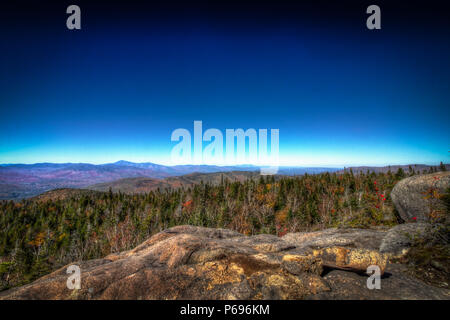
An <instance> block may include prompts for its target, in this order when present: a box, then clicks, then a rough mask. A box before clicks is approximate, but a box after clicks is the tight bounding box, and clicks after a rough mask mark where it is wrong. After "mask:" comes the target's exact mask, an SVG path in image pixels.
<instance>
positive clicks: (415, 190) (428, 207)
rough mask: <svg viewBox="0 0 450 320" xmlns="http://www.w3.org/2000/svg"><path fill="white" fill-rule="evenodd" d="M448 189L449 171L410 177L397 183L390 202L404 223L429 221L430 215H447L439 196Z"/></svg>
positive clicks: (449, 181)
mask: <svg viewBox="0 0 450 320" xmlns="http://www.w3.org/2000/svg"><path fill="white" fill-rule="evenodd" d="M448 188H450V171H443V172H436V173H432V174H426V175H418V176H412V177H409V178H406V179H403V180H401V181H400V182H398V183H397V184H396V185H395V186H394V188H393V189H392V192H391V198H392V202H393V203H394V205H395V208H396V209H397V211H398V212H399V214H400V217H401V218H402V219H403V220H404V221H406V222H412V221H421V222H427V221H430V213H432V212H434V213H440V214H448V212H446V210H447V208H446V207H445V205H444V203H443V202H442V201H441V200H440V199H439V196H440V195H443V194H445V193H446V192H447V189H448Z"/></svg>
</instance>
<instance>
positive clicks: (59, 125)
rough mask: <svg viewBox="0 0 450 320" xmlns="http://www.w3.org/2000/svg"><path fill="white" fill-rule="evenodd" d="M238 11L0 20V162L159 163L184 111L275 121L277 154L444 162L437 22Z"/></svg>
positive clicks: (441, 35) (336, 160)
mask: <svg viewBox="0 0 450 320" xmlns="http://www.w3.org/2000/svg"><path fill="white" fill-rule="evenodd" d="M30 15H31V13H30ZM243 16H244V17H239V19H237V20H236V19H232V18H233V17H228V16H225V18H223V19H221V20H220V22H217V20H213V19H212V18H211V17H210V16H208V15H202V14H199V15H198V16H195V17H192V18H189V17H188V18H185V19H174V18H167V19H163V18H161V19H155V20H151V19H141V18H139V17H138V18H136V17H134V19H131V17H130V18H127V17H128V16H125V17H123V18H120V16H118V17H119V18H118V21H117V23H114V24H111V23H107V21H105V20H102V19H100V20H95V19H93V17H92V16H90V17H89V15H87V17H86V18H85V19H84V20H82V21H83V24H82V30H81V31H68V30H67V29H64V25H63V26H62V27H59V25H58V24H59V23H60V22H59V21H58V22H56V21H53V20H51V22H45V23H43V26H42V28H39V26H38V27H35V28H29V27H28V26H26V25H19V24H17V25H13V26H11V28H10V29H8V30H2V31H1V35H2V37H3V38H4V39H5V43H6V44H7V45H6V48H7V50H1V52H0V61H1V64H0V68H1V69H0V70H1V73H0V85H1V88H0V106H1V115H2V116H1V119H0V163H35V162H90V163H105V162H113V161H117V160H120V159H125V160H129V161H136V162H147V161H149V162H156V163H169V161H170V151H171V149H172V147H173V146H174V145H175V143H174V142H171V141H170V135H171V132H172V131H173V130H175V129H177V128H186V129H188V130H190V131H191V132H193V122H194V120H202V121H203V126H204V129H207V128H217V129H219V130H221V131H222V132H225V130H226V129H227V128H243V129H248V128H255V129H263V128H265V129H271V128H277V129H279V130H280V163H281V164H282V165H300V166H349V165H386V164H407V163H425V164H437V163H439V162H440V161H444V162H447V163H448V162H450V161H449V150H450V145H449V142H450V139H449V137H450V128H449V119H450V111H449V110H450V108H449V107H450V106H449V101H450V88H449V84H450V59H448V57H449V56H450V44H449V37H448V31H447V30H445V29H437V31H436V32H430V30H428V29H423V28H420V25H419V26H418V27H417V29H414V28H407V27H405V26H403V27H402V26H399V25H395V24H392V25H389V24H388V23H385V24H384V25H383V27H384V29H382V30H379V31H375V32H371V31H368V30H367V29H365V25H364V15H363V16H362V18H363V23H360V22H358V23H349V24H342V25H336V24H334V23H333V21H332V22H329V21H321V20H314V21H312V20H308V19H304V20H300V22H299V21H297V20H287V19H285V20H277V19H273V21H272V20H269V21H268V20H266V19H258V17H253V20H251V22H248V20H245V19H244V18H245V15H243ZM63 18H64V17H63ZM240 19H242V20H240ZM236 21H238V22H237V23H236ZM245 21H247V22H245ZM280 21H281V22H280ZM293 21H295V22H293ZM387 21H389V20H387ZM386 24H387V26H386ZM57 25H58V27H56V26H57Z"/></svg>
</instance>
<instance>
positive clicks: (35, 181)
mask: <svg viewBox="0 0 450 320" xmlns="http://www.w3.org/2000/svg"><path fill="white" fill-rule="evenodd" d="M409 166H410V165H404V166H391V167H354V168H352V170H353V172H354V173H358V172H361V171H363V172H366V171H367V170H369V171H376V172H379V171H383V172H386V171H388V170H389V169H390V170H391V171H396V170H397V169H398V168H399V167H402V168H403V169H404V170H405V171H408V168H409ZM411 166H412V167H413V168H414V170H415V171H422V170H428V169H429V167H430V166H426V165H411ZM447 166H448V165H447ZM349 169H350V168H346V170H349ZM449 169H450V168H449ZM327 171H328V172H343V168H323V167H280V168H279V171H278V174H279V175H302V174H305V173H308V174H316V173H321V172H327ZM215 173H223V174H224V175H225V176H226V177H228V178H229V179H230V180H242V179H244V180H245V179H246V178H248V177H253V176H257V175H258V174H259V167H256V166H252V165H244V166H210V165H177V166H165V165H159V164H155V163H151V162H145V163H134V162H129V161H124V160H121V161H118V162H115V163H108V164H99V165H95V164H89V163H36V164H2V165H0V199H14V200H17V199H23V198H29V197H33V196H36V195H38V194H41V193H43V192H46V191H49V190H53V189H60V188H89V189H91V190H98V191H107V190H109V188H111V189H112V190H115V191H117V190H121V191H123V192H145V191H148V190H154V189H156V188H158V187H159V188H166V187H180V186H191V185H193V184H195V183H198V182H200V181H204V182H212V183H215V182H218V181H220V180H218V179H221V176H222V174H215ZM208 174H211V175H208Z"/></svg>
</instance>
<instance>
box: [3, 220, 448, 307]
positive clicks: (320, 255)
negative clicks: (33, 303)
mask: <svg viewBox="0 0 450 320" xmlns="http://www.w3.org/2000/svg"><path fill="white" fill-rule="evenodd" d="M387 233H389V231H387V230H385V229H374V230H361V229H329V230H324V231H318V232H310V233H292V234H287V235H286V236H284V237H282V238H279V237H276V236H273V235H257V236H244V235H242V234H239V233H237V232H234V231H231V230H224V229H210V228H201V227H193V226H177V227H174V228H171V229H168V230H165V231H162V232H160V233H158V234H156V235H154V236H153V237H151V238H149V239H148V240H147V241H145V242H144V243H142V244H141V245H139V246H138V247H136V248H134V249H133V250H130V251H126V252H121V253H118V254H111V255H109V256H107V257H105V258H104V259H97V260H91V261H84V262H80V263H74V264H77V265H78V266H79V267H80V268H81V289H79V290H76V289H75V290H70V289H68V288H67V279H68V277H69V276H70V275H68V274H67V273H66V271H67V267H64V268H61V269H60V270H57V271H55V272H53V273H51V274H49V275H47V276H45V277H42V278H40V279H38V280H37V281H35V282H33V283H31V284H28V285H25V286H22V287H19V288H15V289H11V290H9V291H6V292H3V293H0V299H316V298H321V299H347V298H349V299H352V298H355V297H356V298H358V299H359V298H366V299H385V298H395V299H402V298H418V299H449V297H450V296H449V292H448V290H445V289H439V288H434V287H431V286H428V285H426V284H424V283H422V282H420V281H418V280H416V279H414V278H411V277H408V276H407V275H406V274H405V273H404V272H403V270H402V269H399V268H397V267H394V266H393V265H390V264H389V263H388V261H387V256H386V255H385V254H383V253H380V252H379V250H378V248H379V247H380V244H381V243H382V242H383V238H384V237H385V236H386V234H387ZM369 265H378V266H379V267H380V270H381V272H382V273H383V271H384V275H383V278H382V280H381V281H382V282H381V286H382V288H386V289H385V291H383V292H380V290H369V289H368V288H367V285H366V281H367V278H368V276H367V275H366V274H364V273H365V271H366V268H367V266H369ZM343 270H346V271H343Z"/></svg>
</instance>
